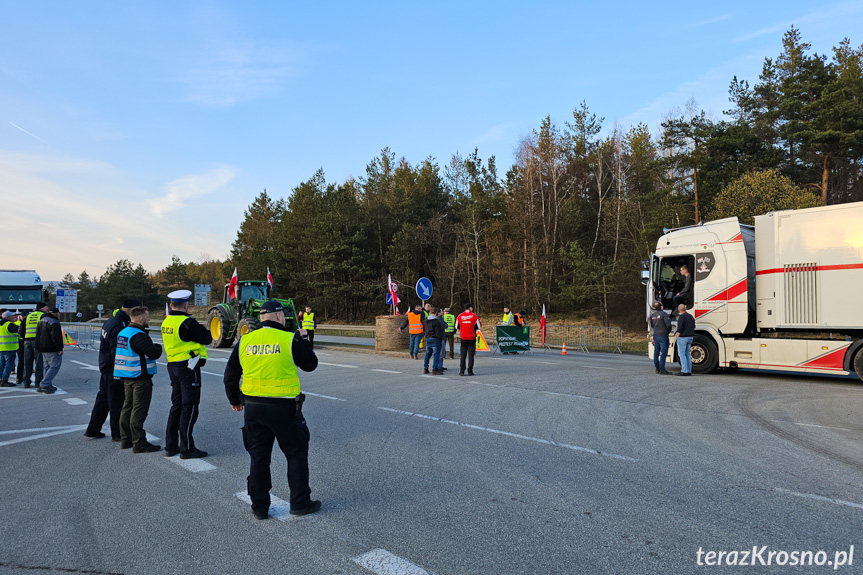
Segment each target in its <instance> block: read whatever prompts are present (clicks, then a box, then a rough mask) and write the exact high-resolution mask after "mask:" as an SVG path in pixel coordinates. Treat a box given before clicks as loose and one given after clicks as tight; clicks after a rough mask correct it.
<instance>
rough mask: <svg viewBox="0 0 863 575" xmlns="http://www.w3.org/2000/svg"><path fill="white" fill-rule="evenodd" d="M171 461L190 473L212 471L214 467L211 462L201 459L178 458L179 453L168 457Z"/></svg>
mask: <svg viewBox="0 0 863 575" xmlns="http://www.w3.org/2000/svg"><path fill="white" fill-rule="evenodd" d="M168 459H170V460H171V461H173V462H174V463H176V464H177V465H179V466H180V467H183V468H185V469H187V470H188V471H191V472H192V473H200V472H201V471H212V470H214V469H215V468H216V466H215V465H213V464H212V463H207V462H206V461H204V460H203V459H180V456H179V455H174V456H173V457H169V458H168Z"/></svg>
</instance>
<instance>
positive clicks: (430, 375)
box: [419, 373, 449, 379]
mask: <svg viewBox="0 0 863 575" xmlns="http://www.w3.org/2000/svg"><path fill="white" fill-rule="evenodd" d="M419 377H430V378H432V379H449V378H448V377H444V376H442V375H432V374H430V373H429V374H428V375H420V376H419Z"/></svg>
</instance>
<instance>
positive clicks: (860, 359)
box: [854, 350, 863, 379]
mask: <svg viewBox="0 0 863 575" xmlns="http://www.w3.org/2000/svg"><path fill="white" fill-rule="evenodd" d="M854 371H855V372H857V377H859V378H860V379H863V350H860V351H858V352H857V355H855V356H854Z"/></svg>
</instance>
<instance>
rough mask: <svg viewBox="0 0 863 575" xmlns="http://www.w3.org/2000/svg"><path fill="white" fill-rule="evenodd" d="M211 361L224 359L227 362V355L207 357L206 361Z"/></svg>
mask: <svg viewBox="0 0 863 575" xmlns="http://www.w3.org/2000/svg"><path fill="white" fill-rule="evenodd" d="M211 361H224V362H225V363H228V358H227V357H208V358H207V363H210V362H211Z"/></svg>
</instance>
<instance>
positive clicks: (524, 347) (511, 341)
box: [496, 325, 530, 352]
mask: <svg viewBox="0 0 863 575" xmlns="http://www.w3.org/2000/svg"><path fill="white" fill-rule="evenodd" d="M496 335H497V347H498V349H499V350H500V351H501V352H509V351H529V350H530V327H518V326H514V325H499V326H497V333H496Z"/></svg>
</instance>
